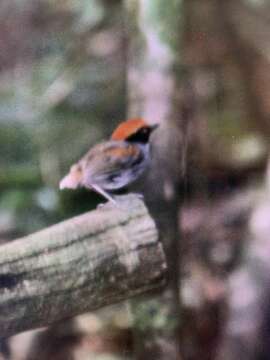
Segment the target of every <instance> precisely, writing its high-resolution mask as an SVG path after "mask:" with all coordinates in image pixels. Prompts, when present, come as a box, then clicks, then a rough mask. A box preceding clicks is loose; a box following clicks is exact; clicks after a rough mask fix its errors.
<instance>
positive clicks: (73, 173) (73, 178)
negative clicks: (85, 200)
mask: <svg viewBox="0 0 270 360" xmlns="http://www.w3.org/2000/svg"><path fill="white" fill-rule="evenodd" d="M82 177H83V175H82V169H81V167H80V166H79V165H78V164H76V165H73V166H72V167H71V169H70V171H69V173H68V174H67V175H66V176H65V177H64V178H63V179H62V180H61V181H60V183H59V188H60V190H62V189H77V188H78V187H80V186H81V185H82Z"/></svg>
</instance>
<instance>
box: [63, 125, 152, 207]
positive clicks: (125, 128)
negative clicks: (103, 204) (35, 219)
mask: <svg viewBox="0 0 270 360" xmlns="http://www.w3.org/2000/svg"><path fill="white" fill-rule="evenodd" d="M157 127H158V125H157V124H155V125H149V124H147V123H146V122H145V121H144V120H143V119H129V120H127V121H125V122H123V123H121V124H120V125H119V126H118V127H117V128H116V129H115V131H114V132H113V134H112V136H111V138H110V140H108V141H104V142H102V143H100V144H97V145H95V146H94V147H93V148H91V149H90V150H89V151H88V152H87V153H86V154H85V155H84V156H83V157H82V159H81V160H79V161H78V162H77V163H76V164H74V165H72V166H71V168H70V171H69V173H68V174H67V175H66V176H65V177H64V178H63V179H62V180H61V181H60V184H59V187H60V189H64V188H69V189H76V188H78V187H85V188H87V189H91V190H94V191H96V192H97V193H99V194H100V195H102V196H103V197H105V198H106V199H107V200H109V201H111V202H113V203H116V201H115V200H114V198H113V196H112V192H114V191H116V190H119V189H122V188H124V187H126V186H127V185H129V184H130V183H132V182H134V181H135V180H137V179H138V178H139V177H140V176H141V175H142V173H143V172H144V171H145V169H146V168H147V167H148V165H149V163H150V144H149V139H150V135H151V133H152V131H153V130H155V129H156V128H157Z"/></svg>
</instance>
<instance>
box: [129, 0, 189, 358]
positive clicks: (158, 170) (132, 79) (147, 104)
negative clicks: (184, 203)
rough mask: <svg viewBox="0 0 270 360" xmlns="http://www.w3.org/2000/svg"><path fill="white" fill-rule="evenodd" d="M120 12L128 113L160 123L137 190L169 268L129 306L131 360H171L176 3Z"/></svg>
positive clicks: (140, 3)
mask: <svg viewBox="0 0 270 360" xmlns="http://www.w3.org/2000/svg"><path fill="white" fill-rule="evenodd" d="M126 10H127V26H128V44H129V48H128V57H127V87H128V96H129V104H128V113H129V114H128V115H129V116H130V117H138V116H142V117H143V118H145V119H146V120H147V121H148V122H150V123H158V124H159V125H160V126H159V129H158V130H157V131H156V133H155V134H154V135H153V137H152V158H153V160H152V167H151V169H150V171H149V172H148V176H147V178H146V179H145V181H144V182H143V190H144V194H145V199H146V203H147V204H148V207H149V210H150V213H151V214H152V215H153V217H154V219H155V221H156V223H157V226H158V229H159V234H160V238H161V241H162V242H163V244H164V249H165V253H166V256H167V261H168V265H169V284H168V286H167V288H166V289H165V290H164V292H162V293H161V294H156V295H153V296H152V297H147V298H145V297H143V298H142V299H141V300H140V301H139V300H136V301H134V302H133V305H132V307H133V312H134V314H135V345H136V358H137V359H146V358H147V359H156V360H159V359H172V360H173V359H179V357H180V351H179V332H178V330H179V324H180V319H181V318H180V306H179V276H178V273H179V271H178V270H179V256H178V255H179V240H180V239H179V232H178V211H179V204H180V197H179V183H180V181H181V179H182V175H183V172H184V156H183V154H184V148H185V141H186V125H187V123H186V121H184V119H183V116H182V114H183V113H182V110H183V107H182V102H181V98H180V94H181V92H180V84H179V80H180V74H181V68H180V59H181V57H180V47H181V27H180V24H181V13H182V1H181V0H174V1H170V2H166V1H163V0H136V1H135V0H126ZM185 120H186V119H185Z"/></svg>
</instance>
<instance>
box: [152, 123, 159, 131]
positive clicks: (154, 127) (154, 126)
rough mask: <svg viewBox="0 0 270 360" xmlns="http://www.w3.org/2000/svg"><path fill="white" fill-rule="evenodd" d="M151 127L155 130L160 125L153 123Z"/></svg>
mask: <svg viewBox="0 0 270 360" xmlns="http://www.w3.org/2000/svg"><path fill="white" fill-rule="evenodd" d="M150 127H151V131H154V130H156V129H157V128H158V127H159V124H153V125H150Z"/></svg>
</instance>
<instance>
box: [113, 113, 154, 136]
mask: <svg viewBox="0 0 270 360" xmlns="http://www.w3.org/2000/svg"><path fill="white" fill-rule="evenodd" d="M144 126H148V124H147V123H146V122H145V121H144V120H143V119H139V118H138V119H129V120H127V121H125V122H122V123H121V124H120V125H119V126H118V127H117V128H116V129H115V130H114V132H113V133H112V136H111V139H112V140H117V141H119V140H125V139H127V138H128V137H129V136H131V135H133V134H135V133H136V132H137V131H138V130H139V129H141V128H142V127H144Z"/></svg>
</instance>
